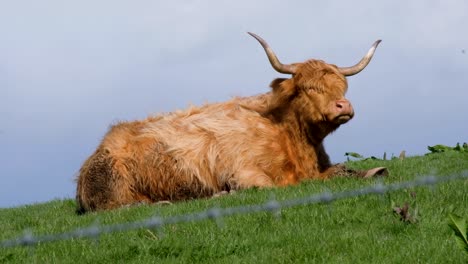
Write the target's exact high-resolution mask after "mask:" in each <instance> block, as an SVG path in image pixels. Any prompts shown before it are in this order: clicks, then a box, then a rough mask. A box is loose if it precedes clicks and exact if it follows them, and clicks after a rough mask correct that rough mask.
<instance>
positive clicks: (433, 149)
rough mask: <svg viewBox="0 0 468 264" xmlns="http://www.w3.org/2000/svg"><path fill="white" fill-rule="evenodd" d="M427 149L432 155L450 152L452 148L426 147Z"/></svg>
mask: <svg viewBox="0 0 468 264" xmlns="http://www.w3.org/2000/svg"><path fill="white" fill-rule="evenodd" d="M427 149H428V150H429V151H430V152H432V153H439V152H445V151H449V150H452V149H453V148H451V147H449V146H445V145H440V144H439V145H434V146H427Z"/></svg>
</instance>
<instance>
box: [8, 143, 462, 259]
mask: <svg viewBox="0 0 468 264" xmlns="http://www.w3.org/2000/svg"><path fill="white" fill-rule="evenodd" d="M348 166H350V167H352V168H355V169H366V168H372V167H377V166H385V167H387V168H388V169H389V171H390V174H389V176H387V177H386V178H384V179H366V180H363V179H356V178H337V179H332V180H328V181H308V182H305V183H303V184H301V185H299V186H295V187H288V188H277V189H272V190H258V189H251V190H246V191H241V192H237V193H236V194H234V195H227V196H224V197H220V198H214V199H206V200H193V201H187V202H181V203H177V204H173V205H169V206H161V205H143V206H138V207H130V208H122V209H119V210H114V211H109V212H100V213H92V214H86V215H83V216H78V215H76V214H75V212H74V210H75V202H74V201H73V200H56V201H51V202H49V203H44V204H35V205H28V206H22V207H18V208H9V209H0V241H3V240H7V239H13V238H16V237H18V236H21V235H23V234H24V233H25V232H30V233H31V234H34V235H35V236H36V235H45V234H57V233H62V232H67V231H70V230H74V229H76V228H79V227H88V226H90V225H96V226H103V225H109V224H115V223H127V222H130V221H136V220H142V219H145V218H148V217H151V216H154V215H158V216H161V217H166V216H173V215H178V214H184V213H189V212H198V211H202V210H205V209H207V208H211V207H215V206H217V207H220V208H225V207H232V206H240V205H248V204H257V203H264V202H265V201H268V200H269V199H270V198H271V197H272V196H274V197H275V198H276V199H277V200H278V201H282V200H287V199H293V198H300V197H305V196H309V195H311V194H314V193H320V192H323V191H330V192H333V193H335V192H340V191H345V190H352V189H356V188H361V187H365V186H369V185H374V184H376V183H377V182H382V183H384V184H389V183H397V182H403V181H408V180H413V179H415V178H416V177H417V176H421V175H435V176H437V177H443V176H448V175H454V174H457V173H461V172H463V171H468V153H467V152H456V151H449V152H442V153H436V154H431V155H427V156H420V157H409V158H406V159H403V160H400V159H393V160H386V161H384V160H372V159H369V160H363V161H353V162H348ZM405 204H407V205H408V212H409V214H406V213H404V212H401V210H403V211H404V210H405V208H404V205H405ZM398 208H399V209H398ZM396 211H399V212H400V213H398V212H396ZM450 213H455V214H458V215H460V216H462V217H463V218H464V219H468V180H466V179H464V180H456V181H450V182H445V183H441V184H438V185H436V186H433V187H417V188H409V189H404V190H399V191H395V192H391V193H387V194H384V195H365V196H360V197H355V198H348V199H342V200H337V201H335V202H333V203H330V204H315V205H306V206H298V207H293V208H288V209H284V210H282V211H281V214H280V215H279V216H274V215H273V214H271V213H269V212H260V213H252V214H244V215H235V216H230V217H225V218H223V219H222V221H221V222H220V223H216V222H215V221H210V220H205V221H200V222H194V223H183V224H176V225H167V226H164V227H163V228H162V229H161V230H154V229H145V228H143V229H138V230H134V231H127V232H116V233H112V234H105V235H101V236H99V237H96V238H94V239H89V238H82V239H71V240H65V241H57V242H51V243H39V244H38V245H35V246H32V247H20V246H18V247H13V248H0V263H174V262H176V263H254V262H257V263H268V262H271V263H278V262H280V263H362V262H364V263H462V262H465V261H466V260H467V259H468V255H467V254H465V253H464V252H463V251H462V250H461V248H460V247H458V246H457V245H456V241H455V237H454V235H453V231H452V230H451V229H450V228H449V226H448V224H447V216H448V214H450Z"/></svg>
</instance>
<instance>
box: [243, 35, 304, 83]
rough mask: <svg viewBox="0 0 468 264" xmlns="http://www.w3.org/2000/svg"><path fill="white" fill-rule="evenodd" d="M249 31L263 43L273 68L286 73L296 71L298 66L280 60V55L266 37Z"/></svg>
mask: <svg viewBox="0 0 468 264" xmlns="http://www.w3.org/2000/svg"><path fill="white" fill-rule="evenodd" d="M247 33H249V34H250V35H251V36H252V37H254V38H255V39H256V40H258V42H260V44H261V45H262V47H263V49H264V50H265V52H266V54H267V56H268V60H269V61H270V63H271V66H273V68H274V69H275V70H276V71H278V72H280V73H286V74H294V73H295V72H296V66H294V65H290V64H282V63H281V62H280V61H279V60H278V57H276V55H275V53H274V52H273V50H272V49H271V48H270V46H269V45H268V44H267V43H266V41H265V40H264V39H262V38H261V37H259V36H257V35H256V34H254V33H251V32H247Z"/></svg>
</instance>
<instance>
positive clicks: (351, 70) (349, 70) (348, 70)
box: [338, 39, 382, 76]
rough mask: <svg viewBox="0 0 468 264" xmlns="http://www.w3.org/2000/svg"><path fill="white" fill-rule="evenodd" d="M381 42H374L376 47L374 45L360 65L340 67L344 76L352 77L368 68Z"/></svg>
mask: <svg viewBox="0 0 468 264" xmlns="http://www.w3.org/2000/svg"><path fill="white" fill-rule="evenodd" d="M381 41H382V40H380V39H379V40H377V41H376V42H374V45H372V47H371V48H370V49H369V51H368V52H367V54H366V56H364V58H362V59H361V61H360V62H359V63H358V64H356V65H354V66H351V67H340V68H338V69H339V71H340V72H341V73H342V74H343V75H344V76H351V75H354V74H357V73H359V72H360V71H362V70H364V68H365V67H366V66H367V64H369V62H370V60H371V59H372V56H374V52H375V49H376V48H377V46H378V45H379V43H380V42H381Z"/></svg>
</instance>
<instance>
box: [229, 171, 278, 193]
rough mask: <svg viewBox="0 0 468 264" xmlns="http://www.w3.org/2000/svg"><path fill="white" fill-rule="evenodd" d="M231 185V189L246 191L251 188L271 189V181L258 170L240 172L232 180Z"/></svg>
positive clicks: (272, 184)
mask: <svg viewBox="0 0 468 264" xmlns="http://www.w3.org/2000/svg"><path fill="white" fill-rule="evenodd" d="M233 181H234V182H233V183H232V184H230V186H231V187H233V189H247V188H251V187H260V188H265V187H273V186H274V183H273V180H272V179H271V178H270V177H268V175H266V174H265V173H264V172H263V171H260V170H255V169H253V170H248V169H245V170H240V171H238V172H237V173H236V174H235V175H234V178H233Z"/></svg>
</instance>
